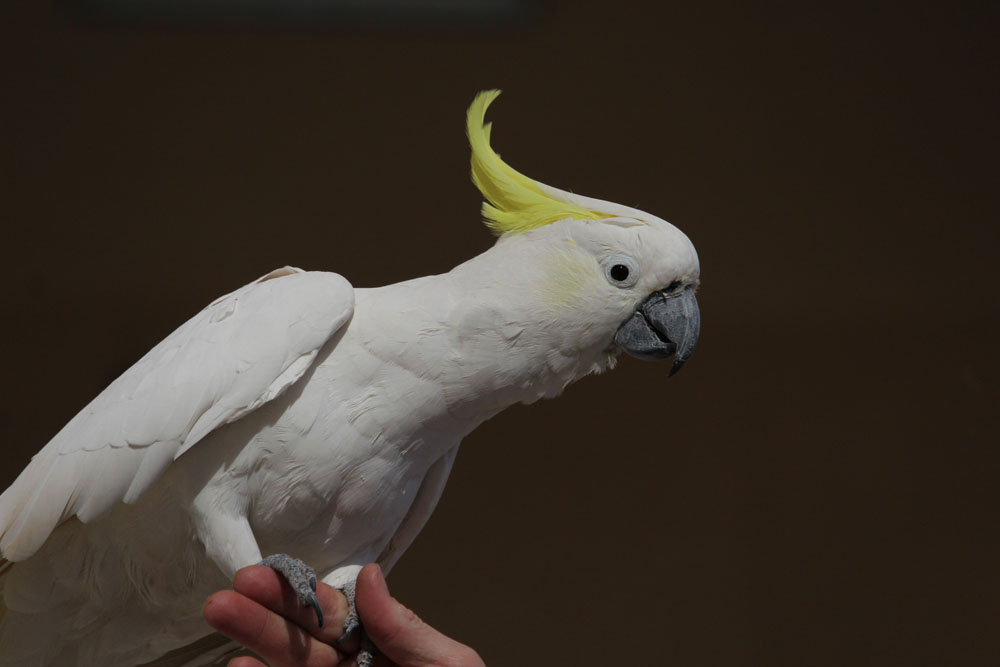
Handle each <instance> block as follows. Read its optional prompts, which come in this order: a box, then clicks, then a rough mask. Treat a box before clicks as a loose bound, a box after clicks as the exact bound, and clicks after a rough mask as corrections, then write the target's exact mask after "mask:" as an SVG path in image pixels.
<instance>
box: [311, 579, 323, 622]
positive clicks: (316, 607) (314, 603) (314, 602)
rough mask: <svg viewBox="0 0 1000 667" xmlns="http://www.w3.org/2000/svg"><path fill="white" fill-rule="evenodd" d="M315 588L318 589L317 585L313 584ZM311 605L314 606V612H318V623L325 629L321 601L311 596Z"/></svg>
mask: <svg viewBox="0 0 1000 667" xmlns="http://www.w3.org/2000/svg"><path fill="white" fill-rule="evenodd" d="M313 588H316V585H315V584H313ZM309 604H310V605H311V606H312V608H313V609H314V610H316V622H317V623H318V624H319V627H321V628H322V627H323V609H322V608H321V607H320V606H319V600H318V599H316V596H315V595H312V596H310V598H309Z"/></svg>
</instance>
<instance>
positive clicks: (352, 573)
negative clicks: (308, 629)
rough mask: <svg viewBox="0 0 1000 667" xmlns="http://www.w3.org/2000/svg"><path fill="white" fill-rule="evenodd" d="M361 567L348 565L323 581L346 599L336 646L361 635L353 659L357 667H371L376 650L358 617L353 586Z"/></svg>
mask: <svg viewBox="0 0 1000 667" xmlns="http://www.w3.org/2000/svg"><path fill="white" fill-rule="evenodd" d="M360 571H361V567H360V566H358V565H348V566H345V567H342V568H339V569H337V570H334V571H333V572H331V573H330V574H329V575H327V576H326V577H325V578H324V579H323V581H324V582H325V583H327V584H329V585H330V586H332V587H333V588H336V589H337V590H338V591H340V592H341V593H343V594H344V597H345V598H347V618H345V619H344V634H343V635H341V637H340V639H338V640H337V643H338V644H342V643H343V642H345V641H347V639H348V638H350V637H351V635H353V634H354V633H355V632H358V633H360V635H361V648H360V650H359V651H358V654H357V656H356V658H355V660H356V661H357V664H358V667H371V666H372V665H373V664H375V656H376V655H377V653H376V648H375V644H373V643H372V641H371V640H370V639H369V638H368V635H367V634H366V633H365V629H364V626H362V625H361V619H360V617H359V616H358V607H357V603H356V602H355V586H356V583H357V579H358V573H359V572H360Z"/></svg>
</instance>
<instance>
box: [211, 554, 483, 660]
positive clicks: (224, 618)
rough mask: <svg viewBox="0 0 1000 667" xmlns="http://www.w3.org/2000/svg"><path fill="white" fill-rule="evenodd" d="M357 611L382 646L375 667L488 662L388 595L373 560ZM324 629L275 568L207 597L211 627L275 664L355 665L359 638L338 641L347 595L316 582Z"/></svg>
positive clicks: (241, 576) (248, 574)
mask: <svg viewBox="0 0 1000 667" xmlns="http://www.w3.org/2000/svg"><path fill="white" fill-rule="evenodd" d="M355 594H356V602H357V607H358V614H359V615H360V617H361V622H362V623H363V624H364V627H365V631H366V632H367V633H368V637H369V638H370V639H371V640H372V641H373V642H374V643H375V645H376V646H377V647H378V649H379V655H378V657H377V658H376V662H375V664H376V666H378V667H388V666H391V665H395V666H397V667H485V665H484V663H483V661H482V659H480V657H479V655H478V654H477V653H476V652H475V651H474V650H472V649H471V648H469V647H468V646H465V645H464V644H460V643H459V642H456V641H455V640H453V639H450V638H448V637H446V636H444V635H443V634H441V633H440V632H438V631H437V630H435V629H434V628H432V627H430V626H429V625H427V624H426V623H424V622H423V621H421V620H420V618H418V617H417V615H416V614H414V613H413V612H412V611H410V610H409V609H407V608H406V607H404V606H403V605H401V604H400V603H399V602H397V601H396V600H395V599H394V598H392V597H391V596H390V595H389V589H388V587H387V586H386V583H385V578H384V577H383V576H382V571H381V569H379V567H378V565H374V564H371V565H366V566H365V567H364V569H362V570H361V573H360V574H359V575H358V580H357V586H356V589H355ZM316 597H317V598H318V599H319V603H320V607H322V609H323V615H324V616H325V617H326V618H327V619H328V620H327V621H326V622H325V623H324V624H323V627H322V628H321V627H318V626H317V624H316V614H315V612H313V610H312V609H311V608H310V607H303V606H302V605H301V604H300V603H299V602H298V599H297V598H296V596H295V593H294V592H293V591H292V590H291V588H290V587H289V586H288V584H287V583H286V582H285V581H284V579H283V578H282V577H281V576H280V575H279V574H277V573H276V572H275V571H274V570H272V569H271V568H268V567H264V566H261V565H252V566H250V567H246V568H243V569H242V570H240V571H239V572H237V573H236V577H235V578H234V579H233V590H231V591H219V592H218V593H215V594H213V595H212V596H211V597H209V598H208V600H207V601H206V602H205V607H204V614H205V619H206V620H207V621H208V623H209V625H211V626H212V627H213V628H215V629H216V630H218V631H219V632H221V633H223V634H224V635H227V636H228V637H230V638H231V639H234V640H235V641H237V642H239V643H240V644H242V645H243V646H246V647H247V648H249V649H250V650H252V651H254V652H255V653H256V654H257V655H259V656H261V657H262V658H264V659H265V660H266V661H267V662H268V663H269V664H270V665H272V667H337V666H343V667H347V666H348V665H352V664H354V661H353V655H354V653H356V652H357V650H358V645H359V642H358V638H357V636H356V635H355V636H354V637H352V638H351V640H350V641H348V642H345V643H344V644H343V645H337V644H336V640H337V639H338V638H339V637H340V633H341V627H342V625H343V622H344V618H345V617H346V616H347V599H346V598H345V597H344V596H343V595H342V594H341V593H340V592H339V591H337V590H336V589H334V588H332V587H330V586H327V585H326V584H324V583H319V584H318V585H317V587H316ZM262 665H263V663H261V662H260V661H259V660H257V659H256V658H251V657H240V658H235V659H234V660H232V661H230V663H229V667H262Z"/></svg>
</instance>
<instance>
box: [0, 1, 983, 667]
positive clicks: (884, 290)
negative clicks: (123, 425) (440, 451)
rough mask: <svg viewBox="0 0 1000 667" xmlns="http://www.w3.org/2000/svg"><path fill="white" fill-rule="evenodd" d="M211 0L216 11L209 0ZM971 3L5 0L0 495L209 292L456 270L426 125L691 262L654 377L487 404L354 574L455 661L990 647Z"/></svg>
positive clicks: (970, 658)
mask: <svg viewBox="0 0 1000 667" xmlns="http://www.w3.org/2000/svg"><path fill="white" fill-rule="evenodd" d="M238 6H241V7H242V8H241V9H236V8H237V7H238ZM998 28H1000V11H998V6H997V4H996V3H986V2H983V3H974V2H968V3H957V4H949V5H943V4H940V3H921V2H906V3H902V2H900V3H858V4H857V5H856V6H854V5H852V4H850V3H841V2H837V3H811V4H809V3H807V4H805V5H803V4H802V3H776V4H760V3H740V2H720V3H704V4H698V3H671V2H656V3H652V2H649V3H642V2H637V3H627V2H617V3H612V2H594V1H589V0H588V1H577V2H568V1H556V0H551V1H549V2H534V1H532V0H521V1H517V0H511V1H506V2H505V1H504V0H482V1H481V2H464V3H463V2H446V1H426V2H418V1H417V0H410V1H409V2H406V1H404V0H396V2H393V1H392V0H382V1H381V2H377V3H364V2H360V1H356V2H347V1H345V2H340V3H339V4H338V3H337V1H336V0H330V3H329V4H328V5H321V4H320V3H315V2H305V1H304V0H298V2H292V3H278V2H277V0H275V1H274V2H273V3H269V2H268V1H267V0H256V1H255V2H254V3H251V4H247V5H239V4H238V3H234V2H226V1H224V0H205V1H204V2H202V1H201V0H184V2H180V3H172V2H167V0H162V1H161V2H158V3H144V2H139V0H104V1H101V0H96V1H92V2H63V3H57V4H53V3H51V2H49V3H31V2H10V3H5V4H4V7H3V8H2V9H0V54H2V57H0V71H2V73H3V79H4V83H3V88H2V90H3V92H4V98H5V101H4V104H3V105H2V110H0V113H2V114H3V123H2V128H3V129H2V135H0V136H2V142H3V143H2V146H3V148H2V151H0V161H2V164H3V167H4V171H5V176H4V177H3V179H2V184H0V187H2V188H3V189H4V190H5V191H6V192H5V193H4V194H3V196H2V197H0V207H2V220H3V222H4V230H5V231H4V234H3V242H2V245H0V252H2V260H3V265H4V266H5V267H6V268H5V275H4V283H5V287H4V289H3V290H2V293H0V299H2V308H3V313H4V323H5V324H4V326H3V327H2V344H3V350H4V356H5V358H6V359H7V361H6V362H5V367H6V369H7V370H6V371H5V373H4V383H3V385H4V389H3V391H4V396H3V401H2V404H0V410H2V414H0V429H2V435H0V437H2V439H3V442H4V448H5V449H4V456H3V461H4V463H3V467H2V482H3V484H4V486H6V484H8V483H9V482H10V481H11V480H13V478H14V477H15V476H16V474H17V473H18V472H19V470H20V469H21V468H22V467H23V466H24V465H25V464H26V463H27V461H28V458H29V457H30V455H31V454H33V453H34V452H35V451H36V450H37V449H39V448H40V447H41V446H42V445H43V444H44V443H45V442H46V441H47V440H48V439H49V438H50V437H51V436H52V435H53V434H54V433H55V432H56V431H57V430H58V429H59V428H60V427H61V426H62V424H63V423H65V422H66V421H67V420H68V419H69V418H70V417H71V416H72V415H73V414H74V413H75V412H76V411H77V410H79V409H80V408H81V407H82V406H83V405H85V404H86V403H87V402H88V401H89V400H90V399H91V398H92V397H93V396H94V395H95V394H96V393H97V392H99V391H100V390H101V389H102V388H103V387H104V386H105V385H106V384H107V383H108V382H110V381H111V380H112V379H113V378H114V377H116V376H117V375H118V374H119V373H121V372H122V371H123V370H125V369H126V368H127V367H128V366H129V365H131V364H132V362H134V361H135V360H136V359H137V358H138V357H140V356H141V355H142V354H143V353H145V351H146V350H147V349H149V348H150V347H151V346H152V345H153V344H155V343H156V342H157V341H159V340H160V339H161V338H162V337H164V336H165V335H167V334H168V333H169V332H170V331H172V330H173V329H174V328H175V327H176V326H177V325H179V324H180V323H181V322H182V321H183V320H185V319H186V318H187V317H189V316H190V315H192V314H193V313H195V312H196V311H197V310H199V309H200V308H201V307H202V306H204V305H205V304H207V303H208V302H210V301H211V300H213V299H214V298H215V297H217V296H219V295H221V294H223V293H225V292H228V291H230V290H232V289H234V288H236V287H238V286H240V285H242V284H244V283H246V282H249V281H250V280H252V279H254V278H256V277H257V276H259V275H262V274H264V273H266V272H267V271H269V270H271V269H273V268H276V267H279V266H282V265H285V264H292V265H296V266H300V267H303V268H307V269H322V270H332V271H336V272H339V273H342V274H343V275H344V276H346V277H347V278H348V279H349V280H351V281H352V283H353V284H355V285H356V286H374V285H380V284H385V283H389V282H395V281H398V280H403V279H406V278H411V277H415V276H420V275H426V274H430V273H437V272H442V271H446V270H448V269H450V268H451V267H452V266H454V265H455V264H457V263H459V262H461V261H463V260H464V259H466V258H468V257H470V256H472V255H474V254H477V253H479V252H481V251H483V250H485V249H486V248H487V247H489V245H490V244H491V243H492V237H491V235H490V234H489V233H488V232H487V230H486V229H485V228H484V227H483V226H482V225H481V224H480V222H479V201H480V199H479V196H478V193H477V192H476V190H475V188H474V187H473V185H472V184H471V182H470V180H469V176H468V148H467V146H466V140H465V136H464V130H463V122H464V112H465V108H466V106H467V105H468V104H469V102H470V101H471V100H472V98H473V96H474V95H475V93H476V92H477V91H479V90H481V89H485V88H493V87H497V88H502V89H503V90H504V94H503V96H502V97H501V98H500V99H499V100H498V102H497V103H496V104H495V105H494V106H493V108H492V109H491V110H490V118H491V119H492V120H493V121H495V130H494V134H493V142H494V145H495V147H496V148H497V150H498V152H500V153H501V154H502V155H503V156H504V157H505V158H506V159H507V160H508V161H509V162H510V163H511V164H512V165H513V166H515V167H516V168H518V169H520V170H521V171H523V172H524V173H526V174H528V175H530V176H532V177H535V178H537V179H539V180H541V181H543V182H546V183H550V184H552V185H555V186H557V187H562V188H567V189H572V190H573V191H575V192H579V193H581V194H586V195H591V196H596V197H600V198H604V199H610V200H613V201H616V202H620V203H623V204H627V205H630V206H635V207H638V208H642V209H644V210H648V211H651V212H654V213H656V214H657V215H659V216H661V217H663V218H666V219H668V220H670V221H671V222H673V223H674V224H676V225H678V226H679V227H681V228H682V229H683V230H685V231H686V232H687V233H688V235H689V236H690V237H691V239H692V240H693V241H694V243H695V245H696V246H697V247H698V250H699V252H700V255H701V258H702V277H703V287H702V290H701V292H700V294H699V299H700V302H701V307H702V317H703V335H702V339H701V342H700V344H699V348H698V352H697V353H696V355H695V357H694V359H693V360H692V361H691V363H690V364H689V365H688V366H687V367H686V368H685V369H684V371H683V372H682V373H680V374H679V375H677V376H676V377H674V378H671V379H669V380H668V379H667V370H668V365H667V364H662V365H658V364H651V363H642V362H638V361H635V360H632V359H627V358H626V359H623V360H622V363H621V364H620V366H619V368H618V369H616V370H615V371H614V372H612V373H610V374H607V375H604V376H601V377H592V378H587V379H586V380H584V381H581V382H580V383H578V384H576V385H574V386H572V387H570V388H569V389H568V390H567V392H566V393H565V395H564V396H562V397H561V398H559V399H558V400H555V401H546V402H541V403H537V404H535V405H531V406H527V407H515V408H512V409H510V410H508V411H507V412H505V413H503V414H502V415H500V416H499V417H497V418H495V419H494V420H492V421H490V422H488V423H487V424H485V425H484V426H483V427H481V428H480V429H479V430H478V431H476V432H475V433H474V434H473V435H472V436H471V437H469V438H468V439H467V440H466V441H465V443H464V445H463V447H462V453H461V455H460V456H459V457H458V462H457V465H456V467H455V469H454V472H453V473H452V477H451V482H450V483H449V486H448V489H447V490H446V492H445V494H444V497H443V499H442V501H441V504H440V506H439V508H438V510H437V512H436V513H435V515H434V516H433V517H432V519H431V520H430V522H429V524H428V525H427V528H426V529H425V530H424V532H423V534H422V535H421V536H420V538H418V540H417V542H416V543H415V544H414V546H413V548H412V549H411V550H410V552H409V553H408V555H407V556H406V557H405V558H404V559H403V560H402V561H401V563H400V564H399V566H398V567H397V569H396V570H395V571H394V572H393V574H392V577H391V578H390V584H391V585H392V587H393V591H394V593H395V594H396V596H397V597H399V598H400V599H402V600H403V601H404V602H406V603H407V604H409V605H410V606H412V607H413V608H414V609H415V610H417V611H418V612H419V613H420V614H421V616H422V617H423V618H425V619H426V620H427V621H429V622H430V623H432V624H434V625H435V626H437V627H438V628H440V629H441V630H443V631H444V632H446V633H448V634H450V635H452V636H454V637H456V638H458V639H460V640H462V641H464V642H466V643H468V644H470V645H472V646H474V647H475V648H476V649H478V650H479V651H480V653H481V654H482V655H483V657H484V658H485V659H486V661H487V663H488V664H491V665H517V664H538V665H545V664H582V665H591V664H594V665H597V664H636V665H706V666H715V665H816V666H821V665H831V666H833V665H838V666H839V665H902V664H906V665H944V664H948V665H987V664H990V665H992V664H996V661H997V657H998V656H1000V633H998V632H997V627H998V623H1000V575H998V570H997V563H998V558H1000V539H998V535H997V518H998V510H1000V499H998V497H997V488H996V484H995V481H994V480H995V478H996V476H997V472H998V465H1000V452H998V446H997V445H998V437H997V428H996V426H995V421H996V408H997V399H998V376H1000V360H998V353H997V341H998V337H1000V336H998V334H1000V299H998V297H997V290H998V288H1000V277H998V271H997V265H998V262H1000V257H998V254H997V243H998V240H1000V238H998V236H1000V235H998V229H997V215H996V207H995V204H996V197H995V191H996V190H997V187H998V185H1000V183H998V175H1000V173H998V165H997V159H996V158H997V149H998V147H1000V146H998V144H1000V142H998V132H997V111H998V101H1000V100H998V97H1000V95H998V93H1000V88H998V81H1000V77H998V62H1000V60H998V58H997V56H998V49H997V34H998Z"/></svg>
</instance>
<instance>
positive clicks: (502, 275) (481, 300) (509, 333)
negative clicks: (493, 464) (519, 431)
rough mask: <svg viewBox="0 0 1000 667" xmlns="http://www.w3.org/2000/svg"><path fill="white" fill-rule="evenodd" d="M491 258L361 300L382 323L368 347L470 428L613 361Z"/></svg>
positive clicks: (554, 391)
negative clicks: (422, 384) (421, 383)
mask: <svg viewBox="0 0 1000 667" xmlns="http://www.w3.org/2000/svg"><path fill="white" fill-rule="evenodd" d="M489 252H491V251H488V252H487V253H484V254H483V255H480V256H478V257H476V258H474V259H473V260H470V261H469V262H466V263H464V264H462V265H460V266H458V267H456V268H455V269H453V270H452V271H450V272H448V273H445V274H441V275H436V276H428V277H425V278H419V279H416V280H412V281H407V282H403V283H397V284H395V285H389V286H387V287H382V288H377V289H373V290H365V295H364V299H363V301H359V308H360V309H362V310H363V311H368V312H369V313H371V316H370V318H366V319H371V320H373V321H375V322H376V326H375V327H374V328H372V329H371V331H372V332H373V333H372V335H371V337H370V338H369V340H368V341H367V343H366V344H367V345H368V346H369V347H371V348H373V349H374V351H375V353H376V354H378V355H379V356H381V357H382V358H390V359H396V360H399V363H400V364H402V365H404V366H406V367H407V368H408V369H409V370H410V371H411V372H412V373H413V374H414V375H417V376H419V377H421V378H422V379H426V380H428V381H430V382H433V383H434V384H436V385H437V387H438V388H439V390H440V392H441V393H440V396H441V398H443V402H444V407H445V408H446V411H447V414H448V416H449V418H457V419H467V420H469V422H470V425H469V428H470V430H471V428H475V427H476V426H477V425H478V424H479V423H481V422H483V421H485V420H486V419H489V418H490V417H492V416H493V415H495V414H497V413H498V412H500V411H501V410H503V409H505V408H507V407H509V406H511V405H514V404H515V403H532V402H534V401H537V400H538V399H540V398H552V397H555V396H557V395H559V394H560V393H562V391H563V390H564V389H565V388H566V386H567V385H569V384H570V383H571V382H573V381H575V380H577V379H579V378H581V377H583V376H585V375H588V374H591V373H595V372H601V371H603V370H605V369H607V368H609V367H611V366H612V365H613V364H614V355H613V353H612V352H610V351H609V350H608V349H607V346H604V345H601V344H597V345H594V344H593V343H592V342H591V343H588V344H581V341H580V339H581V336H580V335H578V332H571V331H565V330H563V328H562V327H563V325H562V323H560V322H559V321H553V319H552V318H550V317H545V316H541V317H540V315H539V308H538V305H537V304H534V303H533V302H532V297H531V295H530V294H528V293H526V292H524V291H523V290H521V291H519V289H518V287H517V285H516V284H514V283H516V279H514V278H513V277H512V276H511V275H510V272H509V269H504V268H503V266H502V262H498V261H497V259H498V258H497V257H496V256H495V255H494V256H490V255H489ZM492 252H495V250H494V251H492ZM501 259H502V258H501ZM358 314H361V313H358ZM378 323H381V324H382V325H383V326H382V327H381V328H380V327H379V324H378ZM369 326H370V325H369ZM609 343H610V341H609Z"/></svg>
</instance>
